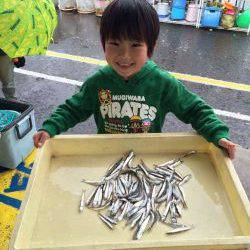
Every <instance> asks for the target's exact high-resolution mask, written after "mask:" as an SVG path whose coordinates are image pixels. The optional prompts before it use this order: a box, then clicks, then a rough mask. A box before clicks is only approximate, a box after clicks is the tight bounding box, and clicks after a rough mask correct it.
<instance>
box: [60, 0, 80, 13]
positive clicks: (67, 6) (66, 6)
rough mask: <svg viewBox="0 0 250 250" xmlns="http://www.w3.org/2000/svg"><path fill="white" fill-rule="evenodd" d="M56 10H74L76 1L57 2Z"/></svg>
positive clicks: (63, 0) (64, 0) (61, 0)
mask: <svg viewBox="0 0 250 250" xmlns="http://www.w3.org/2000/svg"><path fill="white" fill-rule="evenodd" d="M58 8H59V9H60V10H64V11H67V10H75V9H76V1H75V0H58Z"/></svg>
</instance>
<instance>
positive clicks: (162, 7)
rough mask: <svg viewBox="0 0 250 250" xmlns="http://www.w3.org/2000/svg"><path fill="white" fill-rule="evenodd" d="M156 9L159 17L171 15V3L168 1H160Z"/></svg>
mask: <svg viewBox="0 0 250 250" xmlns="http://www.w3.org/2000/svg"><path fill="white" fill-rule="evenodd" d="M156 11H157V14H158V16H159V18H165V17H167V16H168V15H169V4H168V3H158V4H157V5H156Z"/></svg>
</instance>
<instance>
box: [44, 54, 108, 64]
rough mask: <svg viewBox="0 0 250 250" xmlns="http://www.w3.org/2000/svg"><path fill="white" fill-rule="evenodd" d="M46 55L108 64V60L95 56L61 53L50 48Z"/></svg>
mask: <svg viewBox="0 0 250 250" xmlns="http://www.w3.org/2000/svg"><path fill="white" fill-rule="evenodd" d="M46 56H52V57H57V58H63V59H69V60H72V61H77V62H83V63H89V64H94V65H100V66H104V65H107V62H106V61H105V60H99V59H94V58H91V57H85V56H84V57H83V56H74V55H70V54H64V53H59V52H55V51H51V50H48V51H47V52H46Z"/></svg>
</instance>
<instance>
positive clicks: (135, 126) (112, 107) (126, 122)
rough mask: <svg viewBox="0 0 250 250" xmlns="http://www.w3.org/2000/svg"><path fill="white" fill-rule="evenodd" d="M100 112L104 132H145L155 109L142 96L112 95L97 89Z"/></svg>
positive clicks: (152, 119)
mask: <svg viewBox="0 0 250 250" xmlns="http://www.w3.org/2000/svg"><path fill="white" fill-rule="evenodd" d="M98 95H99V101H100V112H101V115H102V118H103V120H104V129H105V132H106V133H113V134H114V133H147V132H148V131H149V129H150V127H151V125H152V122H153V121H154V119H155V117H156V113H157V109H156V107H154V106H149V105H148V104H147V100H146V98H145V97H144V96H135V95H112V93H111V91H110V90H108V89H100V90H99V93H98Z"/></svg>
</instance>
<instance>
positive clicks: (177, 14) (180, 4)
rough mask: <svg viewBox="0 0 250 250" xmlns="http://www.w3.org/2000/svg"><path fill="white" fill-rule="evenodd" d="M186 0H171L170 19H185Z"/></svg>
mask: <svg viewBox="0 0 250 250" xmlns="http://www.w3.org/2000/svg"><path fill="white" fill-rule="evenodd" d="M186 3H187V0H173V2H172V10H171V16H170V18H171V19H172V20H183V19H185V12H186Z"/></svg>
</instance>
